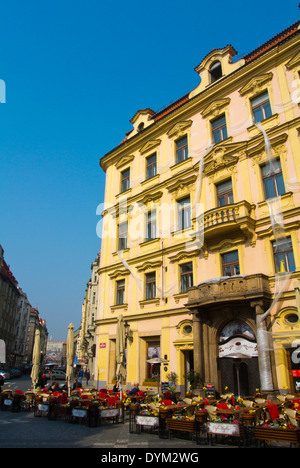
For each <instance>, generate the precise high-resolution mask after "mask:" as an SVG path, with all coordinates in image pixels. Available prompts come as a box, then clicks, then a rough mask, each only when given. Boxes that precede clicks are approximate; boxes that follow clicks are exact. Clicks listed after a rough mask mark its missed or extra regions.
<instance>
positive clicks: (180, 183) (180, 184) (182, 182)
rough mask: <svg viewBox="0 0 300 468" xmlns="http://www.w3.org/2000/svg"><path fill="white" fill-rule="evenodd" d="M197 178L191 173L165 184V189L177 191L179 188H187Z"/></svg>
mask: <svg viewBox="0 0 300 468" xmlns="http://www.w3.org/2000/svg"><path fill="white" fill-rule="evenodd" d="M196 179H197V176H196V175H191V176H190V177H185V178H182V179H179V180H177V181H176V182H172V183H171V184H170V185H168V186H167V190H168V191H169V192H171V193H172V192H177V193H178V192H179V191H180V190H189V187H190V186H191V185H194V183H195V181H196Z"/></svg>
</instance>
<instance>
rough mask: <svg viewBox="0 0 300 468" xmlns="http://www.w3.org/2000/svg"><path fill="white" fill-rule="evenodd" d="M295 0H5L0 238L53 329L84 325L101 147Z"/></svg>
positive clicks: (0, 43)
mask: <svg viewBox="0 0 300 468" xmlns="http://www.w3.org/2000/svg"><path fill="white" fill-rule="evenodd" d="M298 3H299V0H296V1H288V2H287V3H286V4H285V5H284V8H283V7H282V2H279V1H277V0H275V1H274V0H272V1H271V0H264V1H263V2H261V3H260V5H259V9H257V7H256V6H255V7H254V8H253V9H252V7H251V4H249V3H247V2H246V3H244V4H243V2H240V1H230V0H229V1H227V2H224V1H220V0H215V1H214V2H213V4H210V3H209V2H208V3H207V2H206V3H205V5H203V2H199V0H198V1H196V0H187V1H185V2H180V1H178V0H173V1H172V2H171V1H163V0H161V1H156V0H154V1H152V2H150V3H149V2H147V3H144V2H137V1H136V0H133V1H131V2H120V1H119V0H115V1H114V2H103V1H100V0H98V1H97V0H85V1H82V0H60V1H57V0H51V1H48V0H45V1H43V2H41V1H40V0H39V1H38V0H28V1H26V2H25V1H24V0H9V1H8V0H7V1H4V2H2V3H1V15H0V79H2V80H4V81H5V84H6V103H5V104H4V103H1V104H0V244H1V245H2V246H3V248H4V250H5V260H6V261H7V263H8V264H9V265H10V266H11V269H12V271H13V273H14V274H15V276H16V278H17V280H18V281H19V285H20V286H21V287H22V289H23V290H24V291H25V292H26V293H27V295H28V297H29V300H30V302H31V304H32V305H33V306H38V308H39V312H40V315H41V317H42V318H44V319H45V320H46V322H47V327H48V331H49V337H50V336H51V337H52V339H53V340H65V339H66V338H67V332H68V324H69V323H70V322H73V323H74V326H75V328H76V327H78V326H79V325H80V320H81V305H82V302H83V298H84V294H85V288H86V283H87V281H88V280H89V278H90V273H91V270H90V265H91V262H92V261H93V260H94V259H95V258H96V255H97V252H98V251H99V250H100V245H101V243H100V239H99V238H98V237H97V234H96V225H97V222H98V221H99V217H98V216H97V215H96V209H97V206H98V204H99V203H102V202H103V201H104V200H103V196H104V182H105V177H104V173H103V172H102V171H101V170H100V168H99V159H100V158H101V157H102V156H103V155H104V154H105V153H106V152H108V151H109V150H111V149H112V148H114V147H115V146H116V145H117V144H119V142H120V141H121V140H122V139H123V138H124V136H125V132H127V131H129V130H131V128H132V126H131V124H130V122H129V120H130V119H131V118H132V117H133V115H134V114H135V113H136V111H137V110H138V109H141V108H145V107H150V108H152V109H153V110H155V111H158V110H160V109H161V108H163V107H165V106H166V105H168V104H169V103H171V102H172V101H175V100H176V99H178V98H180V97H181V96H183V95H184V94H186V93H187V92H189V91H191V90H192V89H194V88H195V87H196V86H197V85H198V83H199V77H198V75H197V74H196V72H195V71H194V67H195V66H197V65H198V64H199V63H200V62H201V60H202V59H203V57H204V56H205V55H206V54H207V53H209V52H210V51H211V50H212V49H213V48H221V47H224V46H226V45H227V44H231V45H232V46H233V47H234V48H235V49H236V50H237V51H238V56H237V57H236V58H237V59H239V58H241V57H242V56H243V55H244V54H246V53H248V52H250V51H252V50H253V49H255V48H256V47H257V46H259V45H260V44H262V43H264V42H265V41H267V40H268V39H270V38H271V37H273V36H274V35H276V34H277V33H279V32H280V31H282V30H283V29H285V28H287V27H288V26H290V25H292V24H293V23H295V22H296V21H298V19H299V17H300V14H299V13H300V11H299V8H298Z"/></svg>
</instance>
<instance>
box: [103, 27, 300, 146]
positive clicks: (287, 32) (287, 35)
mask: <svg viewBox="0 0 300 468" xmlns="http://www.w3.org/2000/svg"><path fill="white" fill-rule="evenodd" d="M297 34H300V20H299V21H297V22H296V23H294V24H293V25H292V26H289V27H288V28H286V29H284V30H283V31H282V32H280V33H279V34H277V35H276V36H274V37H273V38H272V39H269V40H268V41H267V42H265V43H264V44H262V45H260V46H259V47H257V48H256V49H254V50H253V51H252V52H250V53H249V54H246V55H244V56H243V59H244V60H245V65H248V64H249V63H251V62H252V61H254V60H256V59H257V58H258V57H260V56H262V55H263V54H264V53H266V52H267V51H269V50H271V49H272V48H274V47H276V46H278V45H279V44H282V43H284V42H285V41H287V40H289V39H291V38H292V37H293V36H296V35H297ZM230 47H232V46H230ZM213 50H216V49H213ZM210 54H211V52H210V53H209V54H207V55H206V57H207V56H208V55H210ZM203 60H204V59H203ZM203 60H202V62H203ZM189 95H190V93H188V94H185V95H184V96H182V97H181V98H179V99H178V100H176V101H174V102H173V103H172V104H169V105H168V106H167V107H165V108H164V109H162V110H160V111H158V112H154V113H153V115H152V120H154V122H157V121H158V120H160V119H161V118H163V117H165V116H166V115H168V114H170V113H171V112H173V111H174V110H176V109H178V108H179V107H181V106H182V105H184V104H185V103H186V102H188V101H189V100H190V97H189ZM146 110H149V111H151V112H153V111H152V110H151V109H146ZM138 112H139V111H138ZM138 112H137V113H138ZM131 132H132V130H131V131H129V132H127V133H126V137H125V138H124V139H123V140H122V141H121V143H120V144H119V145H118V146H117V147H119V146H121V145H122V144H124V143H126V142H127V141H128V136H129V135H130V133H131ZM112 151H114V150H111V151H109V152H108V153H107V154H110V153H111V152H112Z"/></svg>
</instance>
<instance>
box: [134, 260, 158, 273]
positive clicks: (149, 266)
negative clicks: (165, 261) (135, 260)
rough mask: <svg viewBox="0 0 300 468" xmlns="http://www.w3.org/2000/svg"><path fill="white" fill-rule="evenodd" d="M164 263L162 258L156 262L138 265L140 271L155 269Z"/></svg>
mask: <svg viewBox="0 0 300 468" xmlns="http://www.w3.org/2000/svg"><path fill="white" fill-rule="evenodd" d="M161 264H162V261H161V260H157V261H156V262H144V263H143V264H142V265H140V266H138V267H137V270H138V271H146V270H155V268H158V267H160V266H161Z"/></svg>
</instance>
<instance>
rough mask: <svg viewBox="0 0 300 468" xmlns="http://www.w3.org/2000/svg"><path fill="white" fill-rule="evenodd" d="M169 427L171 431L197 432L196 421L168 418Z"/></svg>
mask: <svg viewBox="0 0 300 468" xmlns="http://www.w3.org/2000/svg"><path fill="white" fill-rule="evenodd" d="M167 428H168V429H169V430H171V431H181V432H196V421H194V420H193V421H187V420H180V419H172V418H168V419H167Z"/></svg>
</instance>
